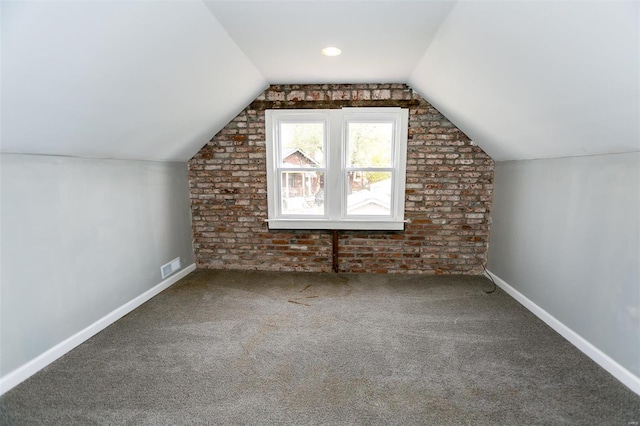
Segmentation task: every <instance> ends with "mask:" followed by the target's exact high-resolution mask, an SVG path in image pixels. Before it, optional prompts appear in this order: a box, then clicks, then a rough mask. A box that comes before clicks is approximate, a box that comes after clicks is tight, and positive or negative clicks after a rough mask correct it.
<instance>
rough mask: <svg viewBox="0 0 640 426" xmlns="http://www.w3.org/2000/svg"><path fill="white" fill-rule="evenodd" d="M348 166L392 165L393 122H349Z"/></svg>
mask: <svg viewBox="0 0 640 426" xmlns="http://www.w3.org/2000/svg"><path fill="white" fill-rule="evenodd" d="M348 126H349V130H348V137H349V160H348V162H347V166H348V167H391V153H392V150H393V144H392V141H393V123H391V122H389V123H348Z"/></svg>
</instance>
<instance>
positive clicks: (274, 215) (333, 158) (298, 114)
mask: <svg viewBox="0 0 640 426" xmlns="http://www.w3.org/2000/svg"><path fill="white" fill-rule="evenodd" d="M408 117H409V114H408V110H407V109H403V108H397V107H390V108H389V107H384V108H342V109H326V110H317V109H314V110H307V109H276V110H266V111H265V126H266V145H267V202H268V223H269V228H271V229H332V230H349V229H351V230H358V229H361V230H394V231H398V230H403V229H404V223H405V220H404V201H405V180H406V164H407V134H408ZM295 121H300V122H310V121H311V122H323V123H324V124H325V132H324V135H325V140H324V147H325V150H324V153H325V164H324V167H320V168H318V169H315V170H319V171H323V172H324V205H325V215H323V216H320V215H318V216H311V215H290V214H283V213H282V212H281V204H282V203H281V195H280V191H281V187H282V186H281V184H280V164H279V162H280V159H279V158H278V155H279V153H280V152H282V150H281V149H280V140H279V135H278V132H279V128H280V126H279V123H281V122H286V123H290V122H295ZM390 121H391V122H393V123H394V135H393V137H394V140H393V151H392V164H391V167H389V168H388V170H385V171H390V172H391V173H392V182H393V187H392V194H391V204H390V210H391V213H390V215H389V216H380V215H371V216H356V215H347V212H346V209H347V185H348V179H347V177H346V176H347V171H348V169H349V168H348V167H347V155H348V152H347V143H346V141H347V129H348V126H347V124H348V123H349V122H359V123H361V122H390ZM357 169H361V168H360V167H357ZM376 169H379V168H376ZM306 171H309V169H308V168H307V169H306Z"/></svg>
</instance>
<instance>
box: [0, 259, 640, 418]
mask: <svg viewBox="0 0 640 426" xmlns="http://www.w3.org/2000/svg"><path fill="white" fill-rule="evenodd" d="M490 286H491V285H490V282H489V281H488V280H486V279H485V278H481V277H448V276H416V275H368V274H366V275H365V274H362V275H350V274H339V275H338V274H304V273H266V272H233V271H196V272H194V273H192V274H191V275H189V276H188V277H186V278H185V279H183V280H182V281H180V282H179V283H178V284H176V285H174V286H173V287H172V288H170V289H168V290H166V291H165V292H163V293H162V294H160V295H159V296H157V297H155V298H154V299H152V300H151V301H149V302H147V303H146V304H144V305H143V306H142V307H140V308H139V309H137V310H135V311H134V312H132V313H131V314H129V315H127V316H126V317H124V318H122V319H121V320H120V321H118V322H117V323H115V324H114V325H112V326H111V327H109V328H107V329H106V330H104V331H103V332H101V333H99V334H98V335H96V336H95V337H93V338H92V339H90V340H89V341H87V342H86V343H84V344H82V345H81V346H79V347H78V348H76V349H75V350H73V351H71V352H70V353H69V354H67V355H65V356H64V357H63V358H61V359H60V360H58V361H57V362H55V363H53V364H52V365H50V366H49V367H47V368H46V369H44V370H43V371H41V372H40V373H38V374H36V375H35V376H33V377H32V378H30V379H28V380H27V381H25V382H24V383H22V384H21V385H19V386H17V387H16V388H14V389H13V390H11V391H9V392H8V393H7V394H5V395H4V396H3V397H2V398H0V423H1V424H2V425H13V424H19V425H23V424H24V425H28V424H60V425H74V424H79V425H91V424H118V425H120V424H132V425H133V424H135V425H164V424H265V425H267V424H295V425H305V424H397V425H409V424H434V425H435V424H438V425H440V424H456V425H457V424H473V425H481V424H492V425H493V424H509V425H512V424H545V425H549V424H602V425H625V426H627V425H634V424H638V423H636V422H640V397H639V396H637V395H635V394H634V393H632V392H631V391H630V390H628V389H627V388H626V387H624V386H623V385H622V384H620V383H619V382H617V381H616V380H615V379H614V378H612V377H611V376H610V375H609V374H608V373H606V372H605V371H604V370H602V369H601V368H600V367H598V366H597V365H596V364H595V363H593V362H592V361H591V360H589V359H588V358H587V357H586V356H584V355H583V354H582V353H580V352H579V351H578V350H577V349H575V348H574V347H573V346H572V345H571V344H569V343H568V342H566V341H565V340H564V339H563V338H562V337H560V336H559V335H558V334H556V333H555V332H554V331H553V330H551V329H550V328H549V327H547V326H546V325H545V324H544V323H542V322H541V321H540V320H538V319H537V318H536V317H534V316H533V315H532V314H531V313H529V312H528V311H527V310H526V309H525V308H523V307H521V306H520V305H519V304H518V303H517V302H515V301H514V300H513V299H512V298H511V297H509V296H508V295H506V294H505V293H504V292H502V291H501V290H500V289H498V290H497V291H496V292H495V293H493V294H491V295H487V294H485V293H484V291H483V290H486V289H489V288H490Z"/></svg>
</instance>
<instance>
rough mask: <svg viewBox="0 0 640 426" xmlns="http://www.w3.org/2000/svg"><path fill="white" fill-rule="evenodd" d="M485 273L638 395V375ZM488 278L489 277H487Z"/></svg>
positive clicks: (508, 286)
mask: <svg viewBox="0 0 640 426" xmlns="http://www.w3.org/2000/svg"><path fill="white" fill-rule="evenodd" d="M485 275H490V276H491V278H493V280H494V281H495V283H496V284H497V285H498V287H500V288H501V289H503V290H504V291H505V292H506V293H507V294H509V295H510V296H511V297H513V298H514V299H516V300H517V301H518V302H520V304H521V305H522V306H524V307H525V308H527V309H529V310H530V311H531V312H532V313H533V314H534V315H535V316H537V317H538V318H540V319H541V320H542V321H544V322H545V323H546V324H547V325H548V326H549V327H551V328H553V329H554V330H555V331H557V332H558V334H560V335H561V336H562V337H564V338H565V339H567V340H568V341H569V342H570V343H571V344H573V345H574V346H575V347H576V348H578V349H580V350H581V351H582V352H583V353H584V354H585V355H587V356H588V357H589V358H591V359H592V360H593V361H595V362H596V363H597V364H598V365H600V367H602V368H604V369H605V370H607V371H608V372H609V373H610V374H611V375H612V376H613V377H615V378H616V379H618V380H619V381H621V382H622V383H623V384H624V385H625V386H627V387H628V388H629V389H631V390H632V391H633V392H635V393H637V394H638V395H640V377H638V376H636V375H635V374H633V373H632V372H630V371H629V370H627V369H626V368H624V367H623V366H621V365H620V364H618V363H617V362H616V361H615V360H613V359H612V358H611V357H610V356H609V355H607V354H605V353H604V352H602V351H601V350H600V349H598V348H597V347H595V346H594V345H593V344H591V343H590V342H588V341H587V340H586V339H585V338H584V337H582V336H580V335H579V334H578V333H576V332H575V331H573V330H572V329H570V328H569V327H567V326H566V325H564V324H563V323H562V322H560V321H559V320H558V319H557V318H556V317H554V316H553V315H551V314H550V313H549V312H547V311H545V310H544V309H543V308H541V307H540V306H538V305H537V304H536V303H535V302H533V301H532V300H530V299H529V298H527V297H526V296H525V295H524V294H522V293H520V292H519V291H518V290H516V289H515V288H513V287H512V286H510V285H509V284H507V282H506V281H504V280H503V279H501V278H500V277H498V276H497V275H496V274H494V273H493V272H491V271H487V273H485ZM488 278H489V277H488Z"/></svg>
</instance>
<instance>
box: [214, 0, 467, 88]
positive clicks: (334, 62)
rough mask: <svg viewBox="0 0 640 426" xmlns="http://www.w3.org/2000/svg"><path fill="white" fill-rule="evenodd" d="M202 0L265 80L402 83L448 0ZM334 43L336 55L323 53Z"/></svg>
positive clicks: (447, 8)
mask: <svg viewBox="0 0 640 426" xmlns="http://www.w3.org/2000/svg"><path fill="white" fill-rule="evenodd" d="M205 4H206V5H207V7H208V8H209V9H210V10H211V11H212V12H213V14H214V16H215V17H216V18H217V20H218V21H219V22H220V23H221V24H222V26H223V27H224V28H225V29H226V30H227V32H228V33H229V35H231V37H232V38H233V40H234V41H235V42H236V43H238V46H240V48H241V49H242V51H243V52H244V53H245V54H246V55H247V57H248V58H249V59H251V61H252V62H253V63H254V64H256V66H257V67H258V69H259V70H260V72H262V74H263V75H264V76H265V77H266V78H267V80H268V81H269V82H270V83H272V84H292V83H296V84H308V83H334V84H338V83H363V82H364V83H380V82H384V83H403V82H406V81H407V78H408V77H409V74H411V71H412V70H413V68H414V67H415V66H416V64H417V62H418V60H419V59H420V58H421V57H422V55H423V54H424V51H425V50H426V49H427V46H429V43H430V42H431V40H432V38H433V36H434V34H435V32H436V31H437V29H438V27H439V26H440V23H441V22H442V20H443V19H444V18H445V17H446V16H447V13H449V11H450V10H451V8H452V7H453V6H454V4H455V2H452V1H413V0H410V1H401V0H386V1H385V0H382V1H381V0H375V1H366V2H363V1H330V2H327V1H308V0H303V1H290V0H289V1H273V0H268V1H264V0H260V1H217V0H213V1H211V0H205ZM327 46H337V47H339V48H340V49H342V52H343V53H342V55H340V56H337V57H330V58H329V57H326V56H323V55H321V54H320V51H321V49H322V48H324V47H327Z"/></svg>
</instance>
